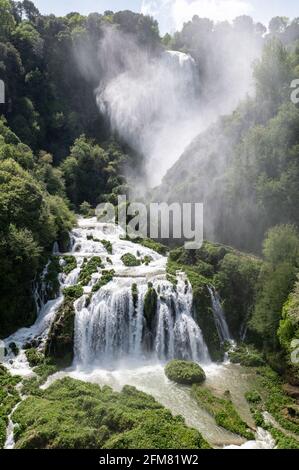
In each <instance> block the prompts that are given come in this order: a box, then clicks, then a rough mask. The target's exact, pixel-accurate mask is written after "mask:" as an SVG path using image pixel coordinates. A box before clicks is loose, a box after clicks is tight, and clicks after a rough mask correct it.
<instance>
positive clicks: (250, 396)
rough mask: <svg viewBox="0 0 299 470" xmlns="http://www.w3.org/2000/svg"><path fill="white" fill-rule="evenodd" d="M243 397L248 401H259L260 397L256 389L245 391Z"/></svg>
mask: <svg viewBox="0 0 299 470" xmlns="http://www.w3.org/2000/svg"><path fill="white" fill-rule="evenodd" d="M245 398H246V400H247V401H248V403H251V404H252V403H260V402H261V400H262V398H261V396H260V394H259V393H258V392H257V391H256V390H251V391H250V392H246V393H245Z"/></svg>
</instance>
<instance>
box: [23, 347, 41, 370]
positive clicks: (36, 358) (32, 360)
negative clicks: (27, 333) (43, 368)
mask: <svg viewBox="0 0 299 470" xmlns="http://www.w3.org/2000/svg"><path fill="white" fill-rule="evenodd" d="M25 354H26V358H27V361H28V362H29V365H30V367H36V366H38V365H41V364H42V363H43V362H44V359H45V357H44V355H43V354H42V353H41V352H39V351H38V350H37V349H35V348H31V349H27V350H26V353H25Z"/></svg>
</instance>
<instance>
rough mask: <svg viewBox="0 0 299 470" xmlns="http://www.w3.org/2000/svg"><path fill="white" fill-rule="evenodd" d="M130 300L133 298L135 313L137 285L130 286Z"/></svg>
mask: <svg viewBox="0 0 299 470" xmlns="http://www.w3.org/2000/svg"><path fill="white" fill-rule="evenodd" d="M132 298H133V304H134V309H135V311H136V309H137V304H138V286H137V284H132Z"/></svg>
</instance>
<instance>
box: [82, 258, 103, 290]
mask: <svg viewBox="0 0 299 470" xmlns="http://www.w3.org/2000/svg"><path fill="white" fill-rule="evenodd" d="M103 267H104V265H103V263H102V259H101V258H100V257H99V256H94V257H93V258H91V259H90V260H88V261H87V260H86V261H85V262H84V264H83V266H82V268H81V271H80V275H79V279H78V282H79V283H80V284H81V285H82V286H87V285H88V284H89V283H90V281H91V276H92V275H93V274H95V273H96V272H98V270H99V269H100V268H103Z"/></svg>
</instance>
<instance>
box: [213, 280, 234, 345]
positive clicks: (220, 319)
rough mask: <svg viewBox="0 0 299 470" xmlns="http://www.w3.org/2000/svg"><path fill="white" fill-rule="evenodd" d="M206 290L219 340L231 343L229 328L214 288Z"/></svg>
mask: <svg viewBox="0 0 299 470" xmlns="http://www.w3.org/2000/svg"><path fill="white" fill-rule="evenodd" d="M208 289H209V292H210V296H211V301H212V308H213V315H214V320H215V325H216V328H217V332H218V335H219V339H220V341H221V342H222V343H225V342H229V343H231V342H232V341H233V339H232V337H231V334H230V331H229V327H228V324H227V321H226V318H225V312H224V310H223V307H222V305H221V301H220V297H219V295H218V293H217V292H216V290H215V289H214V288H212V287H208Z"/></svg>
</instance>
